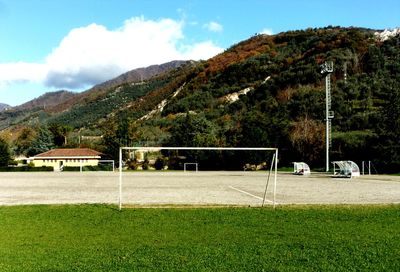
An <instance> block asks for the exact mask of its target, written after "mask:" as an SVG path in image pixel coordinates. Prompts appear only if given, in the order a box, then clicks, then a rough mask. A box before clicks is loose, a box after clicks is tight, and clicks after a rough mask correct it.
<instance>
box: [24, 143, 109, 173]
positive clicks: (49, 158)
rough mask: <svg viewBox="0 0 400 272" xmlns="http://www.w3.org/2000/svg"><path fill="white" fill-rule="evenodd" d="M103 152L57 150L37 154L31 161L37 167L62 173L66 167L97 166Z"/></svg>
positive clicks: (70, 149)
mask: <svg viewBox="0 0 400 272" xmlns="http://www.w3.org/2000/svg"><path fill="white" fill-rule="evenodd" d="M101 155H103V154H102V153H101V152H98V151H96V150H93V149H90V148H57V149H52V150H49V151H46V152H44V153H40V154H37V155H35V156H33V157H31V158H29V161H30V162H32V163H33V164H34V165H35V166H37V167H41V166H52V167H54V171H62V169H63V168H64V167H65V166H75V167H77V166H78V167H80V166H97V165H98V164H99V160H100V159H101Z"/></svg>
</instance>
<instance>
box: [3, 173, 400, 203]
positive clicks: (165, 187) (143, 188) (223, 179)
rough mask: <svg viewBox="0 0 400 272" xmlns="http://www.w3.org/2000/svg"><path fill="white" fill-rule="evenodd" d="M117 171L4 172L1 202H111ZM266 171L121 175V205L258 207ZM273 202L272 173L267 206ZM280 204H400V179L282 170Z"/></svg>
mask: <svg viewBox="0 0 400 272" xmlns="http://www.w3.org/2000/svg"><path fill="white" fill-rule="evenodd" d="M118 177H119V176H118V173H112V172H83V173H79V172H54V173H53V172H37V173H0V205H19V204H69V203H70V204H74V203H109V204H117V203H118V200H119V187H118V186H119V178H118ZM267 178H268V172H262V171H260V172H225V171H219V172H197V173H196V172H186V173H184V172H174V171H165V172H160V171H136V172H124V173H123V183H122V184H123V187H122V188H123V190H122V192H123V194H122V201H123V205H134V206H154V205H194V206H201V205H205V206H208V205H234V206H236V205H237V206H260V205H261V204H262V200H263V196H264V191H265V186H266V182H267ZM272 200H273V175H271V178H270V181H269V186H268V191H267V195H266V201H265V204H271V203H272ZM276 203H277V204H278V205H284V204H379V203H400V177H399V176H386V175H372V176H361V177H359V178H353V179H344V178H343V179H340V178H332V177H330V176H328V175H326V174H315V173H314V174H312V175H310V176H294V175H292V174H289V173H278V179H277V188H276Z"/></svg>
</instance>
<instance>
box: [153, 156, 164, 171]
mask: <svg viewBox="0 0 400 272" xmlns="http://www.w3.org/2000/svg"><path fill="white" fill-rule="evenodd" d="M164 166H165V160H164V159H163V158H160V157H158V158H157V160H156V162H155V163H154V168H155V169H156V170H163V169H164Z"/></svg>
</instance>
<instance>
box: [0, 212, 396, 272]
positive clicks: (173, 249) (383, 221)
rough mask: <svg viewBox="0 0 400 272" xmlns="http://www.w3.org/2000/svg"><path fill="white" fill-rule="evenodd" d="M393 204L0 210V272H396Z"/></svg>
mask: <svg viewBox="0 0 400 272" xmlns="http://www.w3.org/2000/svg"><path fill="white" fill-rule="evenodd" d="M399 256H400V206H399V205H391V206H329V207H328V206H303V207H279V208H277V210H275V211H274V210H272V209H269V208H264V209H261V208H201V209H195V208H193V209H190V208H188V209H167V208H158V209H125V210H123V211H121V212H119V211H118V210H117V209H116V207H114V206H107V205H60V206H51V205H49V206H48V205H37V206H11V207H7V206H2V207H0V271H162V270H164V271H165V270H167V271H177V270H178V271H182V270H183V271H187V270H190V271H400V258H399Z"/></svg>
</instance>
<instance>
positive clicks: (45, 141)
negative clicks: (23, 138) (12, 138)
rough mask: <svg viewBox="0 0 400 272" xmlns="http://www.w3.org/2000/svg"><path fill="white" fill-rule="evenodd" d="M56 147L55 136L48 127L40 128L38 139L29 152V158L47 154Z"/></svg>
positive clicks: (33, 142)
mask: <svg viewBox="0 0 400 272" xmlns="http://www.w3.org/2000/svg"><path fill="white" fill-rule="evenodd" d="M53 147H54V143H53V134H52V133H51V131H50V130H49V129H48V128H47V127H46V126H41V127H39V131H38V132H37V135H36V138H35V139H34V140H33V141H32V145H31V147H30V148H29V150H28V156H33V155H37V154H40V153H43V152H46V151H48V150H50V149H52V148H53Z"/></svg>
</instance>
